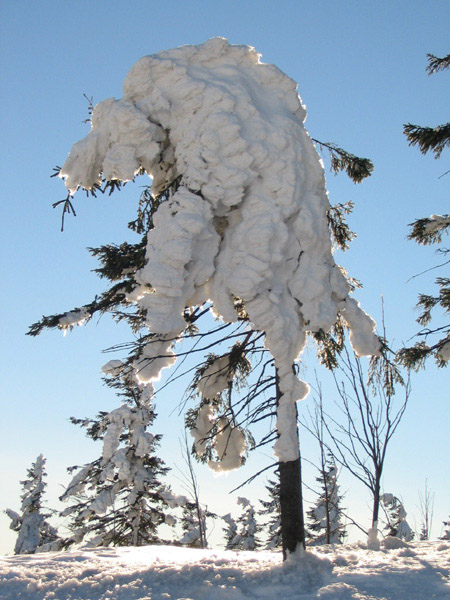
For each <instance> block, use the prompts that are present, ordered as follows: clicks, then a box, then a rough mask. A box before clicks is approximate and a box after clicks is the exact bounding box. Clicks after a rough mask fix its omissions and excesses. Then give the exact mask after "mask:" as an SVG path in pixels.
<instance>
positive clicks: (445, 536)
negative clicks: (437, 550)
mask: <svg viewBox="0 0 450 600" xmlns="http://www.w3.org/2000/svg"><path fill="white" fill-rule="evenodd" d="M442 529H443V532H442V535H441V537H440V538H439V539H440V540H450V519H449V520H448V521H443V522H442Z"/></svg>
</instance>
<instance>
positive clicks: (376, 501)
mask: <svg viewBox="0 0 450 600" xmlns="http://www.w3.org/2000/svg"><path fill="white" fill-rule="evenodd" d="M380 488H381V471H378V470H377V471H376V473H375V481H374V486H373V490H372V491H373V510H372V527H374V526H375V523H377V522H378V513H379V510H380Z"/></svg>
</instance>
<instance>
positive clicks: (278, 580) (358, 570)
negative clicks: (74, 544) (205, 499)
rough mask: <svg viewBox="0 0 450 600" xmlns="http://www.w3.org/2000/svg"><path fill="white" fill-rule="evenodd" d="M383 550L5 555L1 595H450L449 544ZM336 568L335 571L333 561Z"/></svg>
mask: <svg viewBox="0 0 450 600" xmlns="http://www.w3.org/2000/svg"><path fill="white" fill-rule="evenodd" d="M404 544H405V547H402V548H397V549H388V548H386V549H383V550H381V551H378V552H373V551H370V550H366V549H363V548H361V547H359V546H358V545H356V544H352V545H348V546H343V545H339V546H335V547H334V548H333V547H332V546H321V547H320V548H314V549H313V550H312V552H307V553H306V554H305V555H303V557H302V560H300V561H298V562H296V561H295V560H293V561H292V562H288V563H287V564H286V563H285V564H283V565H282V564H281V553H277V552H236V551H224V550H197V549H195V550H194V549H191V548H176V547H173V546H147V547H140V548H99V549H95V550H86V549H85V550H78V551H76V552H64V553H48V554H33V555H31V556H17V557H0V597H1V598H2V600H18V598H27V599H29V600H68V599H69V598H72V599H73V600H75V599H76V600H256V599H258V600H261V599H265V600H281V599H282V600H284V599H285V600H313V599H314V600H316V599H317V600H318V599H321V600H325V599H326V600H405V598H407V599H408V600H426V599H428V598H435V599H438V598H439V600H445V599H448V598H450V586H449V583H448V581H449V575H450V560H449V557H450V544H449V543H448V542H413V543H410V544H406V543H404ZM332 567H333V571H332V570H331V568H332Z"/></svg>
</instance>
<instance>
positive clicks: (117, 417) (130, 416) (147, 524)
mask: <svg viewBox="0 0 450 600" xmlns="http://www.w3.org/2000/svg"><path fill="white" fill-rule="evenodd" d="M103 370H104V372H105V374H106V377H105V381H106V382H107V383H108V385H110V386H111V387H113V388H116V389H117V390H118V391H119V395H120V396H122V398H123V399H124V400H125V402H124V403H123V404H122V405H121V406H120V407H119V408H117V409H115V410H113V411H111V412H102V413H100V414H99V415H98V417H97V418H96V419H75V418H72V422H73V423H74V424H78V425H81V426H82V427H84V428H85V429H86V432H87V436H88V437H90V438H91V439H93V440H101V441H102V442H103V451H102V455H101V457H100V458H98V459H96V460H95V461H93V462H91V463H88V464H87V465H84V466H83V467H81V468H79V467H71V468H70V469H69V472H72V473H73V472H75V471H76V474H75V475H74V477H73V479H72V481H71V482H70V483H69V485H68V486H67V489H66V491H65V492H64V494H63V495H62V496H61V500H63V501H71V505H70V506H69V507H68V508H67V509H65V510H64V511H63V512H62V516H64V517H69V518H70V522H69V525H68V526H69V529H70V530H71V531H72V535H71V536H70V537H69V538H68V539H67V540H66V541H65V545H66V546H69V545H71V544H73V543H80V542H81V541H84V542H85V543H87V544H88V545H90V546H109V545H114V546H140V545H145V544H151V543H158V542H160V541H161V540H160V537H159V534H158V527H159V526H160V525H161V524H162V523H167V524H169V525H173V524H174V522H175V521H174V519H173V517H171V516H170V515H169V514H168V509H169V504H172V505H177V503H176V502H175V504H174V496H173V495H172V493H171V492H170V490H168V489H166V488H165V487H164V486H163V483H162V481H161V479H162V477H163V476H164V475H165V474H166V473H167V471H168V469H167V468H166V467H165V466H164V463H163V461H162V460H161V459H160V458H159V457H158V456H157V455H156V453H155V448H156V446H157V445H158V441H159V439H160V437H161V436H158V435H156V436H155V435H153V434H151V433H150V432H148V431H147V428H148V426H149V425H151V424H152V422H153V420H154V418H155V414H154V410H153V407H152V404H151V397H152V390H151V389H149V385H150V387H151V384H149V385H142V384H139V382H138V381H137V380H136V377H135V374H134V371H133V370H132V369H130V368H129V367H128V366H127V365H126V364H124V363H122V362H121V361H117V360H115V361H110V362H109V363H107V364H106V365H105V366H104V367H103Z"/></svg>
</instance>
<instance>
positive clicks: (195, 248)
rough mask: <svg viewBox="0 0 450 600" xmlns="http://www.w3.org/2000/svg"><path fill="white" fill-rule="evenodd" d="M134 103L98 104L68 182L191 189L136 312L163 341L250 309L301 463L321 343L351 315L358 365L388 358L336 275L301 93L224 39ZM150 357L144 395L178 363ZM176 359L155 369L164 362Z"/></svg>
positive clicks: (181, 62)
mask: <svg viewBox="0 0 450 600" xmlns="http://www.w3.org/2000/svg"><path fill="white" fill-rule="evenodd" d="M123 91H124V96H123V98H121V99H119V100H116V99H114V98H111V99H109V100H105V101H104V102H100V104H98V105H97V106H96V107H95V109H94V112H93V115H92V130H91V132H90V133H89V135H88V136H86V137H85V138H84V139H83V140H81V141H79V142H77V143H76V144H74V146H73V147H72V150H71V152H70V154H69V156H68V158H67V160H66V162H65V163H64V165H63V167H62V169H61V174H60V175H61V177H63V178H65V183H66V186H67V188H68V189H69V190H70V191H71V192H72V193H73V192H75V191H76V190H77V188H78V187H79V186H81V187H83V188H86V189H90V188H92V186H93V185H95V184H97V183H100V181H101V174H102V173H103V176H104V177H105V179H119V180H123V181H126V180H130V179H133V177H134V176H135V175H136V174H137V173H138V171H139V169H143V170H144V171H145V172H147V173H148V174H149V175H151V176H152V177H153V184H152V185H153V193H154V194H157V193H158V191H161V190H163V189H165V187H167V185H168V184H169V183H170V182H172V181H173V180H174V179H175V178H176V177H178V176H181V177H182V179H181V183H180V186H179V187H178V189H177V191H176V192H175V193H174V194H173V195H172V196H171V198H170V199H169V200H167V201H166V202H164V203H163V204H161V205H160V207H159V208H158V210H157V211H156V213H155V215H154V224H155V227H154V229H153V230H152V231H151V232H150V233H149V234H148V237H147V251H146V258H147V263H146V265H145V266H144V267H143V268H142V269H141V270H140V271H139V272H138V273H137V274H136V279H137V282H138V284H140V292H139V294H137V295H136V297H135V299H136V301H137V302H138V303H139V304H140V305H141V307H142V308H143V309H145V310H146V312H147V321H148V323H147V324H148V328H149V330H150V331H151V332H152V333H156V334H161V336H162V339H163V340H167V339H170V337H172V338H173V337H176V336H177V335H179V334H180V333H181V332H182V331H183V330H184V327H185V322H184V320H183V317H182V312H183V310H184V308H185V306H195V305H198V304H202V303H203V302H205V301H208V300H210V301H212V303H213V306H214V311H215V313H216V314H217V315H219V316H220V317H221V318H222V319H223V320H224V321H229V322H234V321H236V320H237V316H238V315H237V313H236V310H235V308H234V302H233V301H234V299H235V298H239V299H241V300H242V301H243V302H244V304H245V308H246V310H247V313H248V314H249V317H250V321H251V323H252V326H253V327H254V328H255V329H257V330H259V331H264V332H265V334H266V338H265V344H266V347H267V348H268V350H269V351H270V352H271V353H272V355H273V357H274V359H275V365H276V367H277V368H278V374H279V377H280V390H281V392H282V394H283V396H282V399H281V402H280V407H279V414H278V420H277V428H278V433H279V439H278V441H277V443H276V445H275V454H276V455H277V457H278V458H279V460H281V461H289V460H295V459H296V458H298V442H297V429H296V423H295V417H296V415H295V406H293V404H294V403H295V402H296V401H297V400H300V399H301V398H303V397H304V396H305V395H306V394H307V393H308V386H307V385H306V384H303V383H302V384H299V382H298V379H297V378H296V377H295V376H294V374H293V370H292V369H293V364H294V362H295V360H296V359H297V358H298V357H299V355H300V353H301V352H302V350H303V348H304V346H305V343H306V337H307V334H308V333H309V332H317V331H319V330H323V331H328V330H329V329H330V327H331V326H332V325H333V324H334V323H335V321H336V318H337V315H338V313H340V314H341V315H342V316H343V318H344V320H345V322H346V323H347V325H348V327H349V328H350V341H351V343H352V345H353V348H354V350H355V351H356V352H357V354H359V355H370V354H377V353H378V352H379V341H378V338H377V337H376V336H375V335H374V329H375V323H374V321H373V320H372V319H371V317H369V315H367V314H366V313H365V312H364V311H362V309H361V308H360V307H359V304H358V303H357V302H356V301H355V300H354V299H353V298H351V297H350V296H349V293H350V290H349V286H348V283H347V281H346V279H345V277H344V275H343V274H342V272H341V270H340V268H339V266H338V265H336V263H335V262H334V259H333V256H332V247H331V241H330V233H329V229H328V224H327V218H326V213H327V210H328V208H329V202H328V196H327V192H326V188H325V176H324V168H323V164H322V161H321V160H320V158H319V156H318V154H317V152H316V149H315V147H314V144H313V142H312V140H311V138H310V137H309V135H308V133H307V131H306V129H305V128H304V125H303V122H304V120H305V117H306V111H305V108H304V106H303V105H302V103H301V100H300V98H299V96H298V93H297V86H296V83H295V82H294V81H293V80H292V79H290V78H289V77H288V76H287V75H285V74H284V73H283V72H282V71H280V70H279V69H278V68H277V67H275V66H274V65H269V64H264V63H262V62H261V61H260V55H259V54H258V53H257V52H256V51H255V50H254V49H253V48H251V47H249V46H240V45H239V46H238V45H230V44H229V43H228V42H227V40H225V39H223V38H213V39H211V40H209V41H207V42H205V43H204V44H201V45H198V46H183V47H180V48H175V49H173V50H168V51H163V52H160V53H158V54H155V55H152V56H145V57H144V58H142V59H140V60H139V61H138V62H137V63H136V64H135V65H134V66H133V67H132V69H131V71H130V72H129V73H128V75H127V77H126V79H125V82H124V86H123ZM162 344H163V346H164V347H161V348H157V344H150V345H149V346H148V347H146V348H145V351H144V355H145V356H144V357H143V358H142V359H141V360H140V361H138V364H136V365H135V367H136V369H137V371H138V377H139V379H140V381H141V382H143V383H147V382H149V381H153V380H155V379H157V378H158V377H159V372H160V370H161V368H164V367H166V366H169V365H170V364H171V363H172V362H173V360H174V359H173V357H172V356H170V350H169V345H168V344H167V343H166V342H165V341H164V342H162ZM160 355H165V356H167V358H162V359H161V358H158V360H157V361H156V362H152V360H151V359H152V357H153V356H160Z"/></svg>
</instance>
